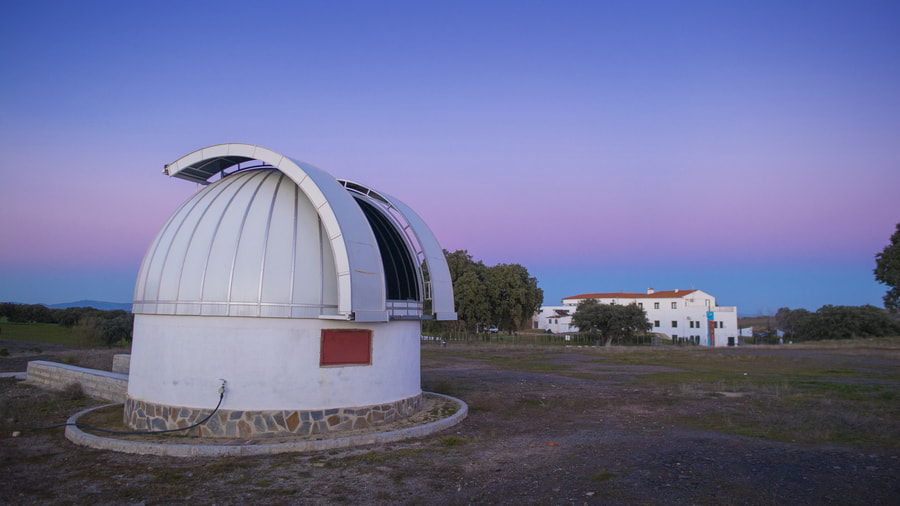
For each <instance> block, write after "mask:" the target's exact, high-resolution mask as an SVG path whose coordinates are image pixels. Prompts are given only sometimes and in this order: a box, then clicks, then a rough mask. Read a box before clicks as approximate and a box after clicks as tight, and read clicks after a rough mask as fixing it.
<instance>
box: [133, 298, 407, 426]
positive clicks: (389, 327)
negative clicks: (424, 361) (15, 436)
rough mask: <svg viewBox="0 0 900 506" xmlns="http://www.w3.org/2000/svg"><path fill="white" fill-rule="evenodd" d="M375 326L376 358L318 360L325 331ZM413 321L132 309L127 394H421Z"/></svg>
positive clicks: (245, 404) (197, 399)
mask: <svg viewBox="0 0 900 506" xmlns="http://www.w3.org/2000/svg"><path fill="white" fill-rule="evenodd" d="M322 328H333V329H341V328H343V329H370V330H372V364H371V365H368V366H360V365H353V366H332V367H320V366H319V354H320V344H321V329H322ZM419 336H420V322H419V321H393V322H389V323H369V324H363V323H355V322H347V321H331V320H319V319H288V318H240V317H214V316H168V315H140V314H139V315H135V322H134V341H133V343H132V347H131V372H130V377H129V383H128V395H129V396H130V397H132V398H134V399H137V400H143V401H147V402H151V403H158V404H166V405H170V406H185V407H192V408H212V407H215V405H216V402H218V393H217V390H218V388H219V385H220V383H221V381H220V378H221V379H225V380H227V386H226V389H227V390H226V395H225V400H224V402H223V404H222V409H230V410H245V411H247V410H314V409H328V408H337V407H355V406H369V405H373V404H380V403H384V402H392V401H397V400H400V399H405V398H408V397H412V396H414V395H418V394H419V393H420V392H421V383H420V376H419V374H420V373H419Z"/></svg>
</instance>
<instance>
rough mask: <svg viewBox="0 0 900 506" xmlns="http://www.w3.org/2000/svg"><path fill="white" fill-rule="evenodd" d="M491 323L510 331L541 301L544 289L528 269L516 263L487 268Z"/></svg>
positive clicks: (534, 309) (537, 306)
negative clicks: (539, 286)
mask: <svg viewBox="0 0 900 506" xmlns="http://www.w3.org/2000/svg"><path fill="white" fill-rule="evenodd" d="M486 281H487V292H488V301H489V304H490V308H491V323H494V324H496V325H497V327H498V328H499V329H500V330H505V331H507V332H510V333H513V332H515V331H516V330H518V329H519V328H520V327H521V326H522V325H523V324H524V323H525V322H526V321H530V319H531V318H532V317H533V316H534V314H535V313H536V312H537V311H538V310H539V309H540V307H541V304H542V303H543V302H544V291H543V290H541V289H540V288H538V286H537V279H535V278H533V277H531V276H529V275H528V269H526V268H525V267H522V266H521V265H519V264H499V265H495V266H493V267H489V268H488V270H487V279H486Z"/></svg>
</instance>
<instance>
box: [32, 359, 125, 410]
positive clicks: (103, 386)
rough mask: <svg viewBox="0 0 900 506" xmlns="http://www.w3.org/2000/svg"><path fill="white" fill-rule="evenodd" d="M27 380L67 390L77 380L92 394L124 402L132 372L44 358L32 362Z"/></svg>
mask: <svg viewBox="0 0 900 506" xmlns="http://www.w3.org/2000/svg"><path fill="white" fill-rule="evenodd" d="M26 380H27V381H28V382H29V383H33V384H35V385H39V386H42V387H45V388H49V389H52V390H64V389H65V388H66V387H68V386H69V385H71V384H73V383H78V384H79V385H81V390H82V391H83V392H84V394H85V395H87V396H88V397H93V398H95V399H103V400H105V401H112V402H124V401H125V391H126V389H127V388H128V375H126V374H118V373H113V372H107V371H97V370H95V369H85V368H84V367H77V366H74V365H68V364H57V363H56V362H46V361H43V360H33V361H31V362H28V369H27V374H26Z"/></svg>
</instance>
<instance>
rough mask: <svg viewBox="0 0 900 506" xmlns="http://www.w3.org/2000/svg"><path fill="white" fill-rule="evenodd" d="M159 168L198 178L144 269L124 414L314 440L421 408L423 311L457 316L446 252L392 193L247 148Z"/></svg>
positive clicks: (134, 423)
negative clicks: (196, 187)
mask: <svg viewBox="0 0 900 506" xmlns="http://www.w3.org/2000/svg"><path fill="white" fill-rule="evenodd" d="M165 173H166V174H167V175H169V176H172V177H176V178H180V179H185V180H187V181H191V182H194V183H198V184H200V185H204V186H205V187H204V188H203V189H202V190H201V191H198V192H197V193H196V194H195V195H193V196H192V197H191V198H190V199H188V200H187V202H185V203H184V204H182V205H181V207H179V208H178V209H177V210H176V211H175V212H174V213H173V214H172V216H171V217H170V218H169V219H168V221H167V222H166V223H165V224H164V225H163V227H162V228H161V230H160V231H159V233H158V234H157V236H156V238H155V239H154V240H153V242H152V243H151V245H150V247H149V248H148V250H147V254H146V256H145V257H144V260H143V263H142V264H141V269H140V273H139V274H138V279H137V284H136V287H135V294H134V310H133V311H134V315H135V320H134V341H133V344H132V356H131V369H130V374H129V381H128V395H127V398H126V402H125V413H124V418H125V423H126V425H128V426H129V427H131V428H132V429H136V430H144V429H152V430H159V429H176V428H181V427H186V426H189V425H191V424H193V423H195V422H197V421H199V420H202V419H203V418H204V417H205V416H207V415H208V414H209V413H211V412H212V411H213V409H215V407H216V404H217V402H218V401H219V388H220V386H221V385H222V384H223V382H225V388H226V391H225V396H224V400H223V402H222V404H221V406H220V408H219V410H218V411H217V412H216V413H215V415H214V416H213V417H211V418H210V420H209V421H208V422H206V423H205V424H204V425H202V426H201V427H200V429H199V432H200V434H201V435H204V436H221V437H261V436H270V435H290V434H299V435H309V434H322V433H328V432H332V431H342V430H349V429H356V428H365V427H370V426H376V425H379V424H384V423H389V422H392V421H395V420H398V419H402V418H405V417H408V416H410V415H412V414H414V413H416V412H417V411H419V410H420V409H421V406H422V391H421V383H420V376H419V343H420V328H421V320H422V319H426V318H429V319H430V318H435V319H438V320H455V319H456V313H455V312H454V307H453V286H452V283H451V280H450V272H449V269H448V268H447V263H446V260H445V259H444V255H443V250H442V249H441V247H440V245H439V244H438V242H437V240H436V239H435V237H434V235H433V234H432V233H431V231H430V230H429V228H428V226H427V225H426V224H425V223H424V222H423V221H422V220H421V218H419V216H417V215H416V213H415V212H413V211H412V210H411V209H410V208H409V207H407V206H406V205H405V204H403V203H402V202H400V201H398V200H397V199H394V198H392V197H390V196H388V195H386V194H384V193H380V192H377V191H375V190H374V189H372V188H369V187H367V186H364V185H361V184H358V183H353V182H350V181H343V180H335V179H333V178H332V177H331V176H329V175H328V174H326V173H325V172H323V171H321V170H319V169H317V168H315V167H313V166H310V165H308V164H305V163H303V162H299V161H296V160H293V159H291V158H288V157H286V156H283V155H280V154H278V153H275V152H272V151H270V150H267V149H264V148H261V147H258V146H253V145H248V144H222V145H217V146H211V147H208V148H204V149H201V150H198V151H195V152H193V153H191V154H189V155H186V156H184V157H182V158H180V159H178V160H177V161H175V162H174V163H172V164H170V165H167V166H166V169H165Z"/></svg>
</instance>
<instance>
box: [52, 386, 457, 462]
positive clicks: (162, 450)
mask: <svg viewBox="0 0 900 506" xmlns="http://www.w3.org/2000/svg"><path fill="white" fill-rule="evenodd" d="M423 393H424V394H427V395H434V396H438V397H442V398H445V399H448V400H451V401H453V402H455V403H456V404H457V406H458V409H457V410H456V412H455V413H453V414H452V415H450V416H448V417H446V418H442V419H440V420H436V421H433V422H430V423H426V424H423V425H417V426H413V427H406V428H402V429H399V430H391V431H386V432H376V433H371V434H359V435H355V436H353V435H349V436H344V437H332V438H327V439H318V440H300V441H288V442H277V443H265V442H264V441H265V440H255V441H242V442H232V441H227V442H226V441H222V442H221V443H218V442H213V443H209V444H178V443H157V442H145V441H131V440H125V439H117V438H115V437H114V436H95V435H93V434H88V433H86V432H84V431H82V430H81V429H79V428H78V427H76V426H75V425H74V424H75V423H77V422H78V419H79V418H80V417H81V416H83V415H86V414H87V413H90V412H91V411H94V410H97V409H101V408H105V407H108V406H114V404H106V405H104V406H97V407H93V408H90V409H86V410H84V411H81V412H79V413H76V414H75V415H73V416H72V417H71V418H69V420H68V423H69V424H72V425H69V426H67V427H66V439H68V440H69V441H72V442H73V443H75V444H77V445H81V446H87V447H89V448H96V449H100V450H112V451H116V452H121V453H131V454H137V455H160V456H170V457H225V456H238V455H273V454H276V453H291V452H312V451H321V450H332V449H337V448H352V447H356V446H365V445H373V444H385V443H393V442H396V441H401V440H404V439H411V438H418V437H424V436H428V435H431V434H434V433H436V432H440V431H442V430H444V429H447V428H449V427H452V426H454V425H456V424H458V423H459V422H461V421H462V420H463V419H465V418H466V416H467V415H468V412H469V407H468V405H467V404H466V403H465V402H463V401H461V400H460V399H457V398H455V397H450V396H448V395H442V394H436V393H433V392H423Z"/></svg>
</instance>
